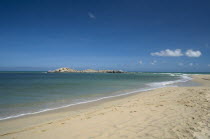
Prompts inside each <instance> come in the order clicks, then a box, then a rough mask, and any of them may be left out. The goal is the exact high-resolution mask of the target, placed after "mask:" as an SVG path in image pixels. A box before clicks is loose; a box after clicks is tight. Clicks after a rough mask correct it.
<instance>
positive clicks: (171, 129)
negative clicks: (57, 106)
mask: <svg viewBox="0 0 210 139" xmlns="http://www.w3.org/2000/svg"><path fill="white" fill-rule="evenodd" d="M193 77H194V81H196V82H199V83H202V84H203V86H198V87H167V88H161V89H155V90H153V91H148V92H143V93H139V94H135V95H130V96H126V97H121V98H118V99H113V100H107V101H105V102H103V103H95V104H94V105H92V106H89V107H88V106H87V107H88V108H85V109H83V108H75V109H71V110H70V108H69V109H68V108H67V109H63V110H58V111H53V112H48V113H43V114H37V115H33V116H26V117H22V118H17V119H12V120H5V121H1V122H0V138H9V139H13V138H14V139H47V138H48V139H71V138H72V139H73V138H74V139H76V138H79V139H80V138H81V139H83V138H84V139H87V138H97V139H98V138H105V139H107V138H113V139H115V138H120V139H121V138H130V139H134V138H143V139H147V138H161V139H166V138H167V139H177V138H180V139H190V138H202V139H205V138H206V139H207V138H210V75H194V76H193ZM88 105H89V104H88Z"/></svg>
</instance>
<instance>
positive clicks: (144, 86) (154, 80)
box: [0, 71, 200, 120]
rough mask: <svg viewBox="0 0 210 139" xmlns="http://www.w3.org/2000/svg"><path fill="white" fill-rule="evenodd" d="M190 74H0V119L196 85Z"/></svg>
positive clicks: (42, 72) (41, 72)
mask: <svg viewBox="0 0 210 139" xmlns="http://www.w3.org/2000/svg"><path fill="white" fill-rule="evenodd" d="M191 74H192V73H155V72H149V73H148V72H129V73H47V72H44V71H40V72H24V71H22V72H0V120H6V119H11V118H16V117H21V116H25V115H31V114H37V113H41V112H45V111H51V110H55V109H60V108H65V107H71V106H74V105H79V104H84V103H90V102H94V101H100V100H103V99H108V98H113V97H119V96H123V95H128V94H133V93H139V92H145V91H148V90H152V89H156V88H162V87H167V86H183V85H186V86H188V85H196V83H193V82H191V79H192V78H191V77H190V75H191ZM197 74H200V73H197Z"/></svg>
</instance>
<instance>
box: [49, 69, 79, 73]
mask: <svg viewBox="0 0 210 139" xmlns="http://www.w3.org/2000/svg"><path fill="white" fill-rule="evenodd" d="M48 72H51V73H52V72H78V71H77V70H74V69H70V68H59V69H56V70H50V71H48Z"/></svg>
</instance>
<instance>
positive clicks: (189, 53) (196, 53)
mask: <svg viewBox="0 0 210 139" xmlns="http://www.w3.org/2000/svg"><path fill="white" fill-rule="evenodd" d="M185 55H186V56H188V57H200V56H201V55H202V53H201V52H200V51H193V50H192V49H189V50H187V51H186V53H185Z"/></svg>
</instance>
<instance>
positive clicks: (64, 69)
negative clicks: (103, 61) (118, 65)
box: [48, 67, 125, 73]
mask: <svg viewBox="0 0 210 139" xmlns="http://www.w3.org/2000/svg"><path fill="white" fill-rule="evenodd" d="M59 72H62V73H63V72H65V73H76V72H77V73H125V72H124V71H122V70H93V69H86V70H75V69H70V68H66V67H65V68H59V69H56V70H49V71H48V73H59Z"/></svg>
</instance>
